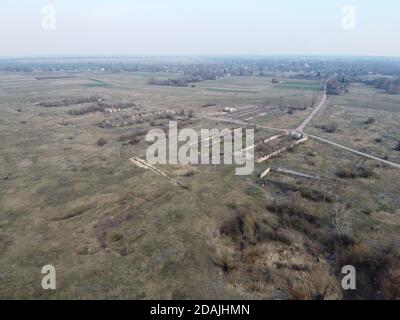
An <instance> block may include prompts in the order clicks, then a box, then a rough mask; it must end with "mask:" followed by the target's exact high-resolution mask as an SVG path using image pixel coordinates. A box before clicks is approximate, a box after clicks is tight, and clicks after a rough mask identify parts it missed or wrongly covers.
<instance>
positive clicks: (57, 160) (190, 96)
mask: <svg viewBox="0 0 400 320" xmlns="http://www.w3.org/2000/svg"><path fill="white" fill-rule="evenodd" d="M46 76H47V75H46V74H43V73H38V74H35V73H27V74H23V73H21V74H15V73H13V74H8V73H0V97H1V99H0V112H1V117H0V163H1V166H0V298H29V299H48V298H50V299H60V298H67V299H91V298H94V299H193V298H199V299H221V298H223V299H341V298H366V297H376V295H377V292H379V294H381V295H382V296H383V295H385V297H387V298H391V297H395V296H396V294H397V293H396V291H395V287H396V285H397V284H398V278H395V276H394V275H395V274H397V273H396V272H399V264H398V261H399V260H396V259H398V256H397V253H396V252H393V251H391V250H392V249H391V248H392V247H393V244H396V243H397V244H398V242H399V241H400V233H399V228H400V195H399V177H400V170H399V169H396V168H392V167H389V166H387V165H384V164H380V163H378V162H376V161H373V160H365V159H362V158H361V157H360V156H358V155H355V154H352V153H350V152H347V151H345V150H341V149H337V148H334V147H333V146H330V145H328V144H324V143H322V142H318V141H316V140H313V139H309V140H308V141H307V142H306V143H304V144H300V145H299V146H296V147H295V148H293V150H289V151H287V152H284V153H282V154H280V155H279V156H278V157H275V158H273V159H271V160H269V161H267V162H264V163H263V164H260V165H256V169H255V172H254V174H253V175H250V176H243V177H240V176H235V173H234V170H235V167H234V166H229V165H226V166H225V165H224V166H223V165H221V166H217V165H199V166H183V165H176V166H172V165H171V166H158V169H160V170H162V171H163V172H165V173H166V174H167V175H168V176H170V177H172V178H174V179H176V180H178V181H179V182H180V183H182V184H183V185H185V186H187V189H184V188H181V187H179V186H175V185H173V184H172V183H171V182H170V181H168V180H167V179H165V178H163V177H162V176H159V175H156V174H154V173H153V172H152V171H149V170H144V169H142V168H139V167H137V166H134V165H133V164H132V163H131V162H130V161H129V159H130V158H131V157H144V155H145V154H146V148H147V146H148V143H147V142H146V141H145V134H146V132H147V131H148V130H149V129H151V128H153V127H159V128H164V129H166V128H167V126H168V120H166V119H159V120H156V121H143V122H142V123H134V124H128V125H126V126H119V127H112V128H103V127H100V126H99V123H102V122H103V121H104V120H107V119H114V118H115V117H117V120H115V121H119V120H118V115H119V114H128V115H132V114H137V113H148V112H152V111H161V110H170V111H181V110H184V111H185V112H189V111H192V112H193V117H192V118H190V119H189V120H187V121H182V122H181V123H180V125H181V127H190V128H195V129H200V128H219V129H222V128H230V129H233V128H239V127H244V126H245V125H244V124H242V123H235V120H236V122H247V123H249V127H252V124H258V125H260V126H266V127H271V128H283V129H294V128H296V127H297V126H298V125H299V124H300V123H301V122H302V121H303V120H304V118H305V117H306V116H307V115H308V114H309V113H310V112H311V110H312V104H313V102H318V101H319V100H320V99H321V97H322V94H323V92H322V91H321V90H320V89H319V88H320V87H321V84H320V83H316V82H315V81H310V82H307V80H301V81H293V80H291V79H285V78H282V79H280V80H281V82H280V83H279V84H274V83H272V81H271V80H272V79H271V78H269V77H256V76H252V77H250V76H249V77H234V76H232V77H225V78H221V79H218V80H215V81H204V82H200V83H196V86H195V87H171V86H155V85H149V84H148V80H149V79H151V78H158V79H160V78H171V77H174V76H175V77H179V76H180V75H179V74H171V73H168V74H166V73H160V74H154V73H151V74H150V73H127V72H122V73H74V74H73V75H67V77H59V78H52V77H51V76H48V77H47V78H46ZM38 79H39V80H38ZM91 97H92V98H93V97H95V98H94V100H93V101H92V102H83V103H80V102H79V99H88V98H91ZM96 99H97V100H98V99H101V101H102V102H103V103H105V104H111V105H116V106H119V105H126V106H128V105H129V107H127V108H126V109H124V110H121V111H120V112H116V113H107V112H99V111H91V110H92V109H90V108H91V106H92V105H93V103H94V102H96ZM63 101H64V102H63ZM85 101H86V100H85ZM43 102H47V103H49V102H55V104H56V106H52V107H45V106H43V104H42V105H41V104H40V103H43ZM399 102H400V98H399V96H391V95H388V94H385V93H377V92H376V91H375V89H373V88H369V87H366V86H361V85H353V86H351V87H350V92H349V93H346V94H344V95H342V96H338V97H330V98H329V100H328V105H327V108H326V109H325V110H324V111H323V112H322V113H321V114H319V115H317V117H316V118H315V119H314V120H313V122H312V123H311V124H310V126H309V127H308V129H307V130H306V132H309V133H313V134H315V135H318V136H321V137H325V138H327V139H330V140H332V141H336V142H339V143H342V144H344V145H347V146H349V147H353V148H355V149H357V150H360V151H365V152H368V153H371V154H373V155H376V156H379V157H382V158H383V157H387V159H390V160H392V161H394V162H397V163H400V151H395V150H394V147H395V146H396V143H397V142H398V141H399V140H400V128H399V126H398V123H399V120H400V105H399ZM96 103H97V102H96ZM57 104H58V105H57ZM226 107H229V108H235V109H238V110H239V111H243V110H250V111H251V110H253V109H252V108H260V109H259V110H260V111H259V112H256V113H254V114H251V112H248V113H246V112H244V113H243V116H240V114H239V115H238V116H237V117H235V115H234V114H232V115H226V114H225V115H223V113H222V111H223V109H224V108H226ZM257 110H258V109H257ZM71 111H78V113H82V114H79V115H73V113H72V114H71ZM82 111H83V112H82ZM225 118H229V119H231V120H233V121H231V123H229V122H223V121H220V120H222V119H225ZM369 118H373V119H374V120H373V121H372V120H371V121H370V122H371V123H369V124H366V121H367V120H368V119H369ZM219 119H220V120H219ZM330 121H334V122H337V123H338V129H337V131H335V132H333V133H326V132H324V131H323V130H321V129H319V128H318V126H319V125H322V124H326V123H329V122H330ZM276 133H277V131H275V130H273V129H267V128H257V129H256V139H265V138H266V137H269V136H271V135H273V134H276ZM378 138H379V139H382V140H377V139H378ZM100 139H101V141H100ZM269 167H271V168H272V169H273V170H272V171H271V174H270V175H268V176H267V177H265V178H264V179H262V180H260V179H259V175H260V173H262V172H263V171H264V170H266V169H267V168H269ZM279 168H281V169H287V170H295V171H297V172H300V173H305V174H312V175H317V176H320V177H321V180H313V179H306V178H304V177H300V176H295V175H290V174H285V173H282V172H280V171H279V170H277V169H279ZM360 168H363V169H364V170H365V171H368V174H366V175H364V176H363V175H356V176H354V177H350V178H346V177H343V175H340V174H338V173H340V171H343V170H347V171H351V172H352V171H357V170H359V169H360ZM357 172H358V171H357ZM339 218H340V219H341V222H343V223H340V225H338V219H339ZM395 249H396V248H395ZM397 249H398V248H397ZM348 263H353V264H356V265H357V266H359V270H360V271H359V274H360V283H359V286H360V289H359V290H358V291H357V292H356V293H354V295H355V296H350V297H347V296H346V293H344V292H343V291H342V290H341V287H340V281H341V275H340V269H341V267H342V266H343V265H345V264H348ZM47 264H52V265H54V266H55V267H56V270H57V290H55V291H51V292H49V291H44V290H42V288H41V285H40V283H41V279H42V274H41V273H40V271H41V268H42V266H44V265H47ZM377 265H378V266H379V268H378V267H376V266H377ZM382 273H384V274H382ZM387 279H392V280H391V281H389V282H388V281H387ZM395 279H397V280H395ZM395 281H397V283H396V282H395ZM397 287H398V286H397ZM379 297H381V296H379Z"/></svg>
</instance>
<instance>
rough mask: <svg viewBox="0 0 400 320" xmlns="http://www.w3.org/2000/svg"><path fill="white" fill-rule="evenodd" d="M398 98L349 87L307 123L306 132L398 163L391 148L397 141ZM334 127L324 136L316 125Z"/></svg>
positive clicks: (396, 153)
mask: <svg viewBox="0 0 400 320" xmlns="http://www.w3.org/2000/svg"><path fill="white" fill-rule="evenodd" d="M399 121H400V97H399V96H395V95H388V94H385V93H382V92H380V91H378V90H376V89H374V88H371V87H367V86H363V85H356V84H355V85H353V86H351V87H350V92H349V93H347V94H346V95H343V96H337V97H331V98H330V100H329V102H328V107H327V108H326V109H325V110H324V112H322V113H321V114H320V115H318V116H317V117H316V118H315V119H314V122H313V123H311V125H310V127H309V129H308V131H309V132H310V133H313V134H316V135H319V136H321V137H323V138H328V139H330V140H332V141H334V142H338V143H341V144H344V145H346V146H348V147H352V148H354V149H356V150H359V151H362V152H367V153H369V154H372V155H375V156H378V157H380V158H385V159H388V160H391V161H393V162H397V163H400V152H399V151H396V150H395V148H396V146H397V144H398V142H399V141H400V131H399V127H398V123H399ZM332 122H333V123H337V124H338V128H337V130H336V131H335V132H331V133H326V132H324V131H323V130H321V129H318V128H315V125H316V124H329V123H332Z"/></svg>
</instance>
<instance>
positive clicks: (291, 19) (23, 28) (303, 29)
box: [0, 0, 400, 57]
mask: <svg viewBox="0 0 400 320" xmlns="http://www.w3.org/2000/svg"><path fill="white" fill-rule="evenodd" d="M399 18H400V1H398V0H380V1H377V0H329V1H321V0H302V1H299V0H110V1H105V0H18V1H15V0H1V1H0V41H1V42H0V56H32V55H36V56H41V55H46V56H48V55H242V54H246V55H280V54H285V55H362V56H397V57H398V56H400V41H399V40H398V38H399V34H400V23H399V20H400V19H399Z"/></svg>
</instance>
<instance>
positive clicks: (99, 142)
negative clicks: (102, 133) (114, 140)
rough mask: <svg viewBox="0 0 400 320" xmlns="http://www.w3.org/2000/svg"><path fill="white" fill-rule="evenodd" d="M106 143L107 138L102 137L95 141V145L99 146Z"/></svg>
mask: <svg viewBox="0 0 400 320" xmlns="http://www.w3.org/2000/svg"><path fill="white" fill-rule="evenodd" d="M106 144H107V140H106V139H104V138H100V139H99V140H98V141H97V145H98V146H99V147H102V146H104V145H106Z"/></svg>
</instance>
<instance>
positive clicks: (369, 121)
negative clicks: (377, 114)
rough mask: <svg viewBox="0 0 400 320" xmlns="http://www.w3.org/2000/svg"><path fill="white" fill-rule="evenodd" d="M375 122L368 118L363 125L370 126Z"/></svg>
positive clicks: (373, 119)
mask: <svg viewBox="0 0 400 320" xmlns="http://www.w3.org/2000/svg"><path fill="white" fill-rule="evenodd" d="M375 121H376V119H375V118H373V117H369V118H368V119H367V120H365V121H364V124H366V125H370V124H373V123H374V122H375Z"/></svg>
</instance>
